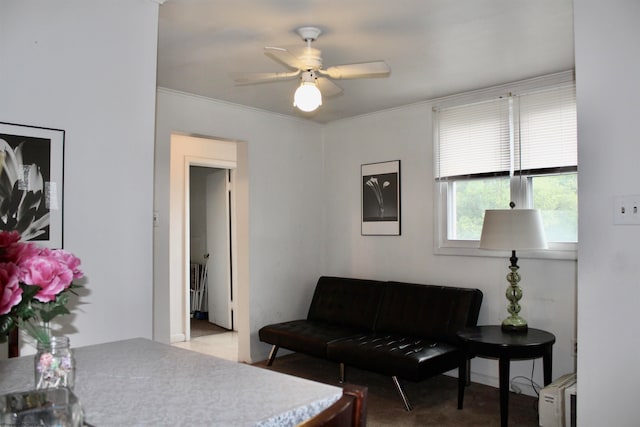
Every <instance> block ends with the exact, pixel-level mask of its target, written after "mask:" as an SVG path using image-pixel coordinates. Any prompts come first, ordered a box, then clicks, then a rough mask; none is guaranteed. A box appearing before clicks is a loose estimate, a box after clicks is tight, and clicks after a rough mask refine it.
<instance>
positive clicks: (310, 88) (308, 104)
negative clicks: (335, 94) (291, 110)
mask: <svg viewBox="0 0 640 427" xmlns="http://www.w3.org/2000/svg"><path fill="white" fill-rule="evenodd" d="M321 105H322V94H321V93H320V89H318V87H317V86H316V84H315V83H313V82H303V83H302V84H301V85H300V87H298V89H296V93H295V94H294V95H293V106H294V107H298V108H299V109H300V110H302V111H304V112H307V113H309V112H311V111H314V110H315V109H316V108H318V107H319V106H321Z"/></svg>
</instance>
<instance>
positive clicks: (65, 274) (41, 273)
mask: <svg viewBox="0 0 640 427" xmlns="http://www.w3.org/2000/svg"><path fill="white" fill-rule="evenodd" d="M20 269H21V270H22V271H21V276H22V277H21V279H22V280H21V281H22V282H24V283H25V284H27V285H36V286H39V287H40V291H38V293H37V294H36V296H35V299H37V300H38V301H41V302H49V301H53V300H55V299H56V296H57V295H58V294H59V293H60V292H62V291H64V290H65V289H67V288H68V287H69V285H71V281H72V280H73V271H71V269H69V267H68V266H67V265H66V264H65V263H63V262H60V261H58V260H57V259H56V258H55V257H53V256H42V255H39V256H33V257H31V258H28V259H27V260H25V261H24V262H23V263H22V264H21V265H20Z"/></svg>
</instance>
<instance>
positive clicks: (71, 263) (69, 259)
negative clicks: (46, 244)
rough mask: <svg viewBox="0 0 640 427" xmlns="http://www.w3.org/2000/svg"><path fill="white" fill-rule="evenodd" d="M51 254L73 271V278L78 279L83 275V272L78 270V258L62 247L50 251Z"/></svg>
mask: <svg viewBox="0 0 640 427" xmlns="http://www.w3.org/2000/svg"><path fill="white" fill-rule="evenodd" d="M51 252H52V253H51V255H52V256H53V257H54V258H56V259H57V260H58V261H60V262H62V263H64V264H66V266H67V267H69V269H70V270H71V271H72V272H73V279H74V280H75V279H80V278H81V277H82V276H84V273H83V272H82V271H80V268H79V267H80V258H78V257H76V256H75V255H73V254H72V253H70V252H67V251H65V250H63V249H58V250H55V251H51Z"/></svg>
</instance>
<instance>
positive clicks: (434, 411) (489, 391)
mask: <svg viewBox="0 0 640 427" xmlns="http://www.w3.org/2000/svg"><path fill="white" fill-rule="evenodd" d="M496 363H497V362H496ZM255 366H259V367H262V368H264V369H271V370H274V371H278V372H282V373H286V374H290V375H295V376H298V377H303V378H307V379H311V380H314V381H319V382H323V383H327V384H333V385H339V383H338V381H337V379H338V364H336V363H333V362H329V361H326V360H322V359H318V358H314V357H310V356H306V355H302V354H299V353H294V354H289V355H286V356H283V357H279V358H277V359H276V360H275V362H274V364H273V366H270V367H269V366H266V363H265V362H264V361H263V362H259V363H256V364H255ZM346 375H347V382H350V383H354V384H359V385H364V386H367V387H368V389H369V398H368V399H369V400H368V415H367V425H368V426H370V427H376V426H399V427H403V426H456V427H461V426H462V427H464V426H499V425H500V396H499V391H498V389H497V388H493V387H489V386H485V385H482V384H477V383H471V385H469V386H468V387H467V388H466V391H465V397H464V409H462V410H458V409H457V401H458V391H457V390H458V388H457V379H456V378H453V377H449V376H445V375H440V376H436V377H433V378H431V379H427V380H425V381H422V382H419V383H414V382H409V381H405V382H404V383H403V384H402V385H403V386H404V389H405V392H406V394H407V396H408V398H409V401H410V402H411V404H412V406H413V411H411V412H407V411H405V409H404V405H403V404H402V400H401V399H400V396H399V395H398V394H397V392H396V390H395V387H394V385H393V382H392V380H391V378H389V377H385V376H382V375H378V374H375V373H372V372H368V371H363V370H359V369H355V368H348V369H347V373H346ZM509 425H510V426H523V427H524V426H526V427H529V426H537V425H538V413H537V400H536V399H535V398H533V397H530V396H526V395H522V394H514V393H511V394H510V396H509Z"/></svg>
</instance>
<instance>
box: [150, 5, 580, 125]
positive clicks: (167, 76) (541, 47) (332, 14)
mask: <svg viewBox="0 0 640 427" xmlns="http://www.w3.org/2000/svg"><path fill="white" fill-rule="evenodd" d="M309 25H312V26H317V27H320V28H321V29H322V30H323V34H322V35H321V36H320V38H319V39H318V41H316V42H315V43H314V47H316V48H318V49H320V50H322V57H323V63H324V68H326V67H328V66H331V65H340V64H346V63H354V62H365V61H372V60H379V59H383V60H385V61H386V62H387V64H389V66H390V67H391V76H390V77H388V78H376V79H361V80H337V81H335V82H336V83H337V84H338V85H339V86H340V87H342V88H343V89H344V92H343V93H342V94H341V95H339V96H337V97H333V98H325V99H324V104H323V105H322V106H321V107H320V108H319V110H317V111H316V112H314V113H311V114H304V113H302V112H300V111H299V110H297V109H296V108H294V107H293V106H292V100H293V93H294V91H295V89H296V87H297V85H298V82H297V81H296V80H289V81H280V82H274V83H264V84H258V85H250V86H236V85H235V84H234V82H233V80H232V79H231V78H230V77H229V73H231V72H234V71H251V72H282V71H287V69H286V68H285V67H284V66H283V65H282V64H280V63H277V62H274V61H273V60H272V59H270V58H269V57H267V56H266V55H265V54H264V53H263V49H264V47H265V46H278V47H297V46H303V45H304V43H303V42H302V40H301V39H300V38H299V36H298V35H297V34H296V32H295V29H296V28H298V27H300V26H309ZM573 67H574V56H573V1H572V0H168V1H166V3H164V4H162V5H161V6H160V22H159V39H158V86H160V87H164V88H169V89H173V90H178V91H183V92H188V93H192V94H196V95H201V96H205V97H208V98H214V99H218V100H223V101H227V102H231V103H235V104H241V105H246V106H250V107H255V108H259V109H263V110H268V111H272V112H276V113H281V114H287V115H292V116H296V117H307V118H309V119H312V120H315V121H317V122H320V123H326V122H329V121H332V120H337V119H341V118H346V117H351V116H355V115H360V114H365V113H368V112H372V111H379V110H383V109H387V108H392V107H396V106H401V105H407V104H411V103H415V102H419V101H424V100H428V99H433V98H437V97H441V96H445V95H450V94H454V93H460V92H464V91H468V90H473V89H480V88H484V87H488V86H493V85H496V84H502V83H507V82H510V81H515V80H520V79H524V78H529V77H536V76H539V75H543V74H548V73H554V72H558V71H565V70H569V69H572V68H573Z"/></svg>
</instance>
